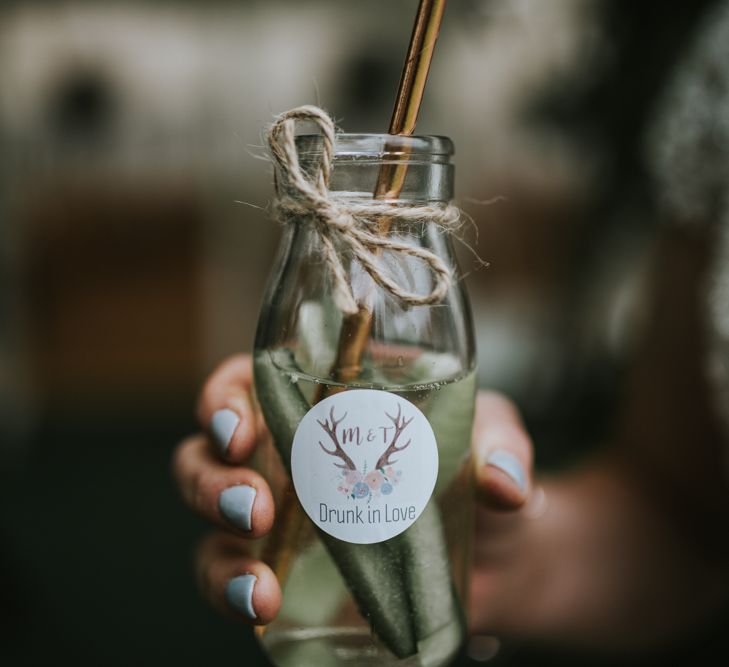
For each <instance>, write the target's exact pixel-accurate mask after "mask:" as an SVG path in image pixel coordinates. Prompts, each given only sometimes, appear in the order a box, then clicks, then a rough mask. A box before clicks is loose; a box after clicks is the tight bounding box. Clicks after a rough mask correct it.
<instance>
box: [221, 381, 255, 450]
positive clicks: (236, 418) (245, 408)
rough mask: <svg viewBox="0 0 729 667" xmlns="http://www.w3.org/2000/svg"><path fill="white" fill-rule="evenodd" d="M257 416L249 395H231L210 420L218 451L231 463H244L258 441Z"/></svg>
mask: <svg viewBox="0 0 729 667" xmlns="http://www.w3.org/2000/svg"><path fill="white" fill-rule="evenodd" d="M256 433H257V431H256V416H255V414H254V412H253V407H252V406H251V403H250V401H249V400H248V397H247V396H245V395H240V396H229V397H228V400H227V402H226V405H225V406H224V407H222V408H219V409H217V410H216V411H215V412H214V413H213V415H212V418H211V420H210V434H211V435H212V437H213V441H214V442H215V444H216V446H217V449H218V453H219V454H220V456H221V457H222V458H223V460H225V461H227V462H229V463H243V462H244V461H245V460H246V459H247V458H248V457H249V456H250V455H251V452H252V451H253V448H254V447H255V443H256Z"/></svg>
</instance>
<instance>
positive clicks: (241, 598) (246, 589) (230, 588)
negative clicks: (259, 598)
mask: <svg viewBox="0 0 729 667" xmlns="http://www.w3.org/2000/svg"><path fill="white" fill-rule="evenodd" d="M256 581H258V579H256V577H255V575H253V574H241V575H240V576H239V577H235V578H234V579H231V580H230V581H229V582H228V585H227V586H226V587H225V599H226V601H227V602H228V604H229V605H230V606H231V608H232V609H234V610H235V611H237V612H239V613H241V614H245V615H246V616H247V617H248V618H250V619H251V620H253V619H254V618H256V612H255V611H254V610H253V587H254V586H255V585H256Z"/></svg>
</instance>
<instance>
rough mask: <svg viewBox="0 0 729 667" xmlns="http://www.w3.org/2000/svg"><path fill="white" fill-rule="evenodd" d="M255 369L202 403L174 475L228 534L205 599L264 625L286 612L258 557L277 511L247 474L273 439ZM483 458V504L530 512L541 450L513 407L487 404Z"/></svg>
mask: <svg viewBox="0 0 729 667" xmlns="http://www.w3.org/2000/svg"><path fill="white" fill-rule="evenodd" d="M252 382H253V380H252V363H251V358H250V356H248V355H240V356H236V357H232V358H231V359H229V360H227V361H225V362H224V363H223V364H222V365H221V366H220V367H219V368H218V369H216V370H215V371H214V372H213V374H212V375H211V376H210V378H209V379H208V381H207V382H206V384H205V386H204V388H203V391H202V393H201V396H200V400H199V404H198V409H197V415H198V420H199V422H200V425H201V426H202V428H203V429H204V432H205V433H204V434H198V435H194V436H191V437H190V438H187V439H186V440H185V441H183V442H182V443H180V445H179V446H178V447H177V449H176V451H175V454H174V459H173V473H174V476H175V478H176V480H177V483H178V485H179V488H180V492H181V495H182V497H183V499H184V500H185V502H186V503H187V504H188V505H189V506H190V507H191V508H192V509H193V510H195V511H196V512H197V513H199V514H201V515H202V516H203V517H205V518H207V519H209V520H211V521H212V522H213V523H215V524H217V525H218V526H220V527H221V529H222V530H219V531H217V532H215V533H213V534H212V535H210V536H208V537H207V538H206V539H205V540H203V542H202V543H201V545H200V548H199V549H198V552H197V555H196V571H197V576H198V583H199V587H200V590H201V592H202V595H203V597H205V599H206V600H207V601H208V602H209V603H210V604H211V605H212V606H213V608H215V609H216V610H218V611H219V612H221V613H223V614H225V615H228V616H234V617H237V618H240V619H242V620H244V621H247V622H249V623H254V624H266V623H269V622H270V621H271V620H273V618H274V617H275V616H276V613H277V612H278V609H279V607H280V604H281V590H280V587H279V584H278V581H277V580H276V577H275V575H274V573H273V572H272V571H271V569H270V568H269V567H268V565H266V564H265V563H263V562H261V561H260V560H257V559H255V558H253V557H252V556H251V552H252V541H253V540H255V539H257V538H260V537H263V536H264V535H266V534H267V533H268V532H269V531H270V530H271V528H272V527H273V522H274V503H273V494H272V492H271V488H270V486H269V484H268V483H267V482H266V480H264V479H263V477H261V475H259V474H258V473H257V472H255V471H254V470H252V469H250V468H248V467H246V463H247V461H248V460H249V458H250V456H251V455H252V453H253V451H254V450H255V448H256V447H257V445H258V444H260V443H261V442H262V441H263V440H264V439H265V438H266V436H267V432H266V429H265V425H264V424H263V421H262V419H261V417H260V415H258V414H256V412H255V411H254V408H253V404H252V400H251V389H252ZM474 432H475V437H474V440H473V442H474V454H475V458H476V462H477V465H476V467H475V470H476V485H477V489H478V492H479V497H480V498H481V501H482V504H483V505H484V506H485V507H487V508H489V509H490V510H491V511H493V512H495V513H501V512H504V511H508V510H516V509H518V508H520V507H521V506H523V505H524V503H525V502H526V500H527V497H528V495H529V489H530V486H531V482H530V479H531V472H530V471H531V462H532V449H531V442H530V440H529V437H528V436H527V434H526V432H525V431H524V428H523V426H522V425H521V422H520V420H519V416H518V414H517V411H516V410H515V408H514V407H513V406H512V404H511V403H510V402H509V401H508V400H506V399H505V398H503V397H501V396H499V395H497V394H494V393H483V392H482V393H481V394H480V395H479V398H478V411H477V417H476V427H475V429H474Z"/></svg>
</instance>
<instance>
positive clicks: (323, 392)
mask: <svg viewBox="0 0 729 667" xmlns="http://www.w3.org/2000/svg"><path fill="white" fill-rule="evenodd" d="M445 3H446V0H420V4H419V5H418V13H417V15H416V17H415V25H414V26H413V33H412V35H411V37H410V45H409V47H408V53H407V57H406V58H405V65H404V67H403V70H402V76H401V77H400V85H399V87H398V91H397V97H396V99H395V108H394V109H393V112H392V119H391V120H390V127H389V130H388V133H389V134H392V135H400V136H409V135H411V134H412V133H413V132H414V130H415V123H416V121H417V118H418V111H419V110H420V103H421V102H422V100H423V93H424V92H425V83H426V81H427V79H428V71H429V70H430V63H431V61H432V59H433V51H434V50H435V42H436V40H437V39H438V32H439V30H440V24H441V20H442V19H443V11H444V9H445ZM385 152H393V153H394V152H395V149H394V148H392V147H390V145H389V144H387V143H386V144H385ZM398 153H399V155H398V156H397V162H395V163H386V164H383V165H382V167H381V168H380V172H379V174H378V178H377V186H376V188H375V192H374V196H375V198H377V199H398V198H399V196H400V191H401V190H402V187H403V184H404V182H405V176H406V174H407V158H408V155H409V150H408V149H403V148H402V147H399V148H398ZM390 225H391V221H390V219H389V218H386V217H384V218H382V219H381V220H380V223H379V232H380V234H387V233H388V232H389V230H390ZM371 329H372V311H371V309H370V307H369V306H368V305H367V304H366V303H363V304H360V307H359V310H358V311H357V312H356V313H354V314H353V315H347V316H345V317H344V320H343V321H342V329H341V332H340V336H339V345H338V349H337V359H336V361H335V363H334V367H333V368H332V373H331V375H332V378H333V379H334V380H336V381H337V382H339V383H342V384H346V383H347V382H350V381H352V380H354V379H355V378H356V377H357V376H358V375H359V373H360V371H361V369H362V355H363V353H364V350H365V348H366V347H367V341H368V340H369V336H370V330H371ZM343 389H344V387H341V386H328V387H327V385H325V384H320V385H319V390H318V391H317V394H316V397H315V398H314V400H313V402H312V404H313V403H318V402H319V401H320V400H322V399H323V398H326V397H327V396H330V395H331V394H334V393H337V392H338V391H341V390H343ZM277 523H278V524H279V528H278V530H277V531H276V534H275V536H274V535H272V536H271V537H270V538H269V542H268V543H267V545H266V549H265V552H264V560H267V561H268V562H270V563H271V564H272V566H273V569H274V571H275V573H276V576H277V577H278V578H279V581H281V582H283V581H284V579H285V577H286V575H287V574H288V571H289V568H290V566H291V562H292V557H293V550H292V549H291V547H290V545H291V544H295V543H296V542H297V541H298V540H299V539H302V538H303V531H304V529H305V528H306V526H307V524H306V522H305V521H304V513H303V510H302V509H301V507H300V505H299V503H298V502H297V500H296V495H295V493H294V490H293V487H292V485H291V484H290V483H289V484H288V488H287V489H286V491H285V492H284V494H283V497H282V500H281V507H280V508H279V510H278V517H277ZM287 545H289V546H288V547H287ZM263 631H264V630H263V628H261V627H260V626H259V630H258V632H259V634H262V633H263Z"/></svg>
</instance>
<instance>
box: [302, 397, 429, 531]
mask: <svg viewBox="0 0 729 667" xmlns="http://www.w3.org/2000/svg"><path fill="white" fill-rule="evenodd" d="M291 471H292V476H293V480H294V488H295V489H296V493H297V495H298V497H299V500H300V501H301V504H302V506H303V507H304V510H305V511H306V513H307V514H308V515H309V517H310V518H311V519H312V520H313V521H314V523H316V524H317V525H318V526H319V527H320V528H321V529H322V530H325V531H326V532H328V533H330V534H331V535H334V536H335V537H338V538H340V539H343V540H346V541H348V542H355V543H360V544H369V543H372V542H380V541H382V540H385V539H389V538H390V537H393V536H394V535H397V534H399V533H401V532H402V531H403V530H406V529H407V528H408V527H409V526H410V525H411V524H412V523H413V522H414V521H415V520H417V517H418V516H420V513H421V512H422V511H423V509H424V507H425V505H426V504H427V502H428V501H429V499H430V495H431V493H432V491H433V488H434V486H435V480H436V477H437V472H438V449H437V444H436V442H435V435H434V434H433V430H432V428H431V427H430V424H429V423H428V420H427V419H426V418H425V415H423V413H422V412H421V411H420V410H419V409H418V408H417V406H415V405H414V404H412V403H411V402H410V401H408V400H407V399H405V398H403V397H401V396H398V395H396V394H392V393H389V392H386V391H377V390H372V389H358V390H351V391H347V392H341V393H338V394H335V395H334V396H330V397H329V398H326V399H324V400H323V401H321V402H320V403H318V404H316V405H315V406H313V407H312V408H311V409H310V410H309V412H308V413H307V415H306V416H305V417H304V419H303V420H302V421H301V423H300V424H299V427H298V428H297V430H296V434H295V436H294V442H293V446H292V453H291Z"/></svg>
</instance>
